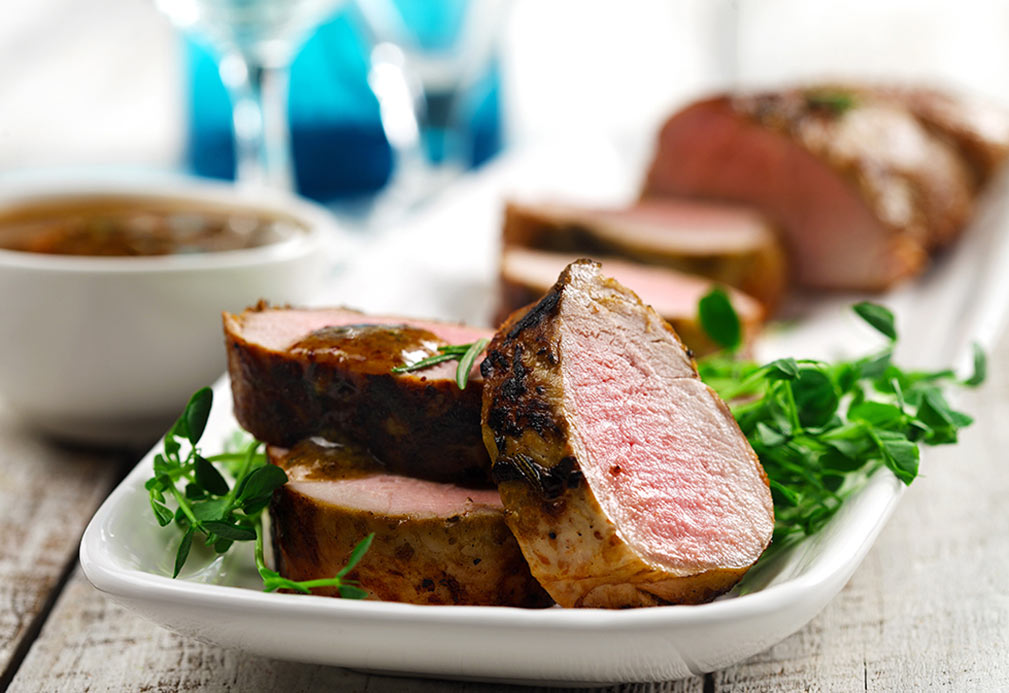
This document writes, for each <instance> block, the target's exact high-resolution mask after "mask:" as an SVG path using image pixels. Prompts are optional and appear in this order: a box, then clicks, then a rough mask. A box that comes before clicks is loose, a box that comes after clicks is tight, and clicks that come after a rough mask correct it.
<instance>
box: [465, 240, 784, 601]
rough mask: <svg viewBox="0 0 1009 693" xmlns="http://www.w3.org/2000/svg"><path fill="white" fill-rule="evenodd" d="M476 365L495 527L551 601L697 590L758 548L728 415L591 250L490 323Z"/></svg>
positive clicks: (740, 566) (732, 575)
mask: <svg viewBox="0 0 1009 693" xmlns="http://www.w3.org/2000/svg"><path fill="white" fill-rule="evenodd" d="M482 369H483V374H484V378H485V384H484V396H483V413H482V420H483V434H484V441H485V443H486V445H487V449H488V451H489V452H490V455H491V459H492V460H493V462H494V467H493V475H494V478H495V480H496V481H497V482H498V490H499V491H500V493H501V498H502V500H503V502H504V505H505V508H507V510H508V515H507V520H508V525H509V527H511V530H512V532H513V533H514V535H515V537H516V539H517V540H518V543H519V545H520V546H521V547H522V551H523V553H524V554H525V557H526V560H527V561H528V562H529V567H530V570H531V571H532V574H533V576H534V577H535V578H536V579H537V580H538V581H539V582H540V584H541V585H543V587H544V588H545V589H546V591H547V592H549V593H550V596H551V597H553V598H554V599H555V600H556V601H557V603H558V604H561V605H562V606H585V607H591V606H594V607H607V608H623V607H633V606H648V605H655V604H667V603H698V602H704V601H707V600H710V599H712V598H714V597H715V596H717V595H718V594H721V593H723V592H725V591H726V590H728V589H729V588H731V586H732V585H733V584H735V583H736V582H737V581H738V580H739V578H740V577H741V576H742V575H743V574H744V573H745V572H746V570H747V569H748V568H749V567H750V566H751V565H752V564H753V563H754V562H755V561H756V560H757V559H758V558H759V557H760V555H761V553H762V552H763V550H764V549H765V548H766V546H767V545H768V543H769V541H770V539H771V531H772V529H773V525H774V513H773V508H772V503H771V494H770V491H769V488H768V483H767V478H766V476H765V475H764V472H763V469H762V467H761V466H760V462H759V461H758V460H757V457H756V455H755V454H754V452H753V450H752V449H751V448H750V446H749V443H748V442H747V440H746V438H745V437H744V436H743V434H742V433H741V432H740V430H739V427H738V426H737V425H736V422H735V420H734V419H733V418H732V414H731V413H730V412H729V410H728V408H727V407H726V406H725V405H724V404H723V403H722V402H721V401H720V400H719V398H718V396H717V395H716V394H715V393H714V392H713V391H712V390H711V389H710V388H708V387H707V386H706V385H704V384H703V383H702V382H701V381H700V379H699V378H698V377H697V373H696V371H695V369H694V365H693V362H692V360H691V359H690V358H689V356H688V354H687V352H686V350H685V349H684V347H683V345H682V344H681V343H680V341H679V339H678V338H677V336H676V333H675V332H674V331H673V330H672V329H671V328H670V327H669V325H668V324H667V323H666V322H665V321H664V320H662V318H661V317H660V316H659V315H658V314H657V313H656V312H655V311H654V310H652V309H651V308H649V307H647V306H645V305H644V304H643V303H641V301H640V300H639V299H638V297H637V296H635V295H634V293H633V292H631V291H630V290H629V289H627V288H625V287H623V286H621V285H620V284H618V283H617V282H615V281H614V280H612V279H608V278H605V277H603V276H602V274H601V273H600V268H599V265H598V264H597V263H594V262H591V261H587V260H582V261H578V262H575V263H573V264H571V265H570V266H569V267H568V268H566V269H565V270H564V272H563V273H562V274H561V276H560V278H559V279H558V281H557V283H556V285H555V286H554V287H553V289H552V290H551V291H550V292H549V293H548V294H547V295H546V296H545V297H544V298H543V299H542V300H541V301H540V302H539V303H538V304H537V305H535V306H534V307H532V308H531V309H530V310H529V311H528V312H526V313H525V314H516V315H515V316H514V317H513V319H511V320H510V321H509V322H508V323H507V324H505V325H503V326H502V327H501V328H500V329H499V331H498V332H497V334H496V335H495V337H494V340H493V342H492V343H491V345H490V348H489V350H488V355H487V358H486V359H485V361H484V363H483V366H482Z"/></svg>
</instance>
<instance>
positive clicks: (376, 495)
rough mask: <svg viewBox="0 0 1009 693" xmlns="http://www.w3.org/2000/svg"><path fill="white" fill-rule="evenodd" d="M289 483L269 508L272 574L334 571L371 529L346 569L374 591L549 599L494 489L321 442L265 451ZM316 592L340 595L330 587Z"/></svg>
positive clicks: (470, 600)
mask: <svg viewBox="0 0 1009 693" xmlns="http://www.w3.org/2000/svg"><path fill="white" fill-rule="evenodd" d="M268 452H269V455H270V459H271V461H272V462H273V463H274V464H276V465H278V466H280V467H282V468H284V469H285V471H286V472H287V474H288V477H289V479H290V481H288V483H287V484H285V485H284V486H282V487H281V488H280V489H278V490H277V491H276V492H275V494H274V497H273V501H272V503H271V505H270V518H271V528H272V529H271V534H272V538H273V546H274V556H275V558H276V562H277V570H278V572H279V573H280V574H281V575H282V576H284V577H287V578H290V579H292V580H311V579H315V578H323V577H331V576H333V575H336V573H337V572H338V571H339V570H340V569H341V568H342V567H343V566H344V565H345V564H346V562H347V558H348V557H349V555H350V552H351V550H352V549H353V548H354V546H355V545H356V544H357V543H358V542H359V541H361V540H362V539H363V538H364V537H366V536H367V535H368V534H369V533H372V532H374V533H375V538H374V539H373V541H372V544H371V548H370V549H369V550H368V552H367V553H366V554H365V556H364V558H363V559H362V560H361V562H360V563H359V564H358V565H357V567H356V568H355V569H354V570H353V571H352V572H351V573H350V574H349V576H348V577H349V578H350V579H352V580H358V581H359V582H360V585H361V587H362V588H364V589H366V590H367V591H368V592H369V593H370V594H371V597H372V598H374V599H380V600H383V601H396V602H409V603H412V604H469V605H481V606H524V607H539V606H547V605H549V604H550V603H551V601H550V598H549V597H548V596H547V595H546V594H545V592H544V591H543V589H542V588H541V587H540V586H539V584H538V583H537V582H536V581H535V580H534V579H533V578H532V576H531V575H530V574H529V568H528V566H527V565H526V562H525V559H524V558H523V557H522V553H521V551H520V550H519V547H518V544H517V543H516V542H515V538H514V537H513V536H512V534H511V532H510V531H509V529H508V527H507V526H506V525H505V521H504V508H503V506H502V505H501V500H500V497H499V496H498V493H497V491H495V490H494V489H472V488H464V487H461V486H456V485H453V484H445V483H439V482H434V481H425V480H421V479H413V478H410V477H405V476H401V475H397V474H391V473H389V472H388V471H387V470H385V469H384V468H383V467H382V465H381V464H380V463H379V462H377V461H376V460H374V458H372V457H371V456H370V455H369V453H368V452H367V451H365V450H364V449H363V448H360V447H358V446H355V445H353V444H349V443H342V444H340V443H333V442H329V441H324V440H321V439H312V440H307V441H302V442H300V443H298V444H297V445H295V447H294V448H292V449H291V450H290V451H288V450H285V449H282V448H275V447H271V448H269V449H268ZM316 592H317V593H319V594H323V595H328V596H336V594H337V591H336V590H335V589H333V588H322V589H319V590H317V591H316Z"/></svg>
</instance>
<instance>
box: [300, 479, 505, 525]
mask: <svg viewBox="0 0 1009 693" xmlns="http://www.w3.org/2000/svg"><path fill="white" fill-rule="evenodd" d="M288 486H289V487H290V488H291V490H292V491H295V492H297V493H300V494H302V495H303V496H306V497H308V498H311V499H313V500H316V501H318V502H320V503H326V504H330V505H334V506H338V507H341V508H347V509H353V510H360V511H364V512H371V513H376V514H379V515H383V516H388V517H403V518H414V519H416V518H433V517H437V518H449V517H452V516H454V515H463V514H465V513H471V512H475V511H479V510H489V511H496V512H504V509H503V506H502V505H501V498H500V497H499V496H498V492H497V490H495V489H468V488H462V487H461V486H454V485H452V484H439V483H437V482H434V481H424V480H422V479H411V478H409V477H405V476H398V475H395V474H374V475H371V476H362V477H355V478H349V479H327V480H324V481H290V482H288Z"/></svg>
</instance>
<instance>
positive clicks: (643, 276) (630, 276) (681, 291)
mask: <svg viewBox="0 0 1009 693" xmlns="http://www.w3.org/2000/svg"><path fill="white" fill-rule="evenodd" d="M576 259H577V256H575V257H572V256H571V255H570V254H565V253H549V252H543V251H537V250H527V249H525V248H517V247H516V248H506V249H505V250H504V252H503V253H502V255H501V296H500V309H499V313H498V316H499V319H498V322H502V321H503V320H504V319H505V318H506V317H507V316H508V315H509V314H511V313H512V312H513V311H515V310H517V309H519V308H522V307H524V306H527V305H529V304H530V303H534V302H536V301H538V300H539V299H540V298H541V297H542V296H543V294H545V293H546V292H547V291H549V290H550V287H551V286H553V284H554V282H556V281H557V275H559V274H560V272H561V270H563V269H564V268H565V267H566V266H567V265H568V264H569V263H571V262H572V261H573V260H576ZM594 259H595V260H598V261H600V262H602V263H603V272H605V273H606V275H607V276H610V277H613V278H614V279H616V280H617V281H619V282H620V283H621V284H623V285H624V286H626V287H628V288H630V289H631V290H633V291H634V292H635V293H637V294H638V295H639V296H640V297H641V299H642V300H643V301H644V302H645V303H648V304H649V305H651V307H652V308H654V309H655V311H656V312H657V313H658V314H659V315H661V316H662V317H663V318H665V319H666V320H668V321H669V323H670V324H671V325H672V326H673V328H674V329H675V330H676V333H677V334H678V335H679V336H680V338H681V339H682V340H683V343H684V344H686V345H687V347H688V348H690V349H691V350H692V351H693V352H694V353H695V354H697V355H704V354H708V353H710V352H712V351H716V350H717V349H718V345H717V344H715V343H714V342H712V341H711V338H710V337H708V335H707V334H706V333H705V332H704V330H703V329H702V328H701V326H700V323H699V322H698V317H697V304H698V301H700V300H701V298H702V297H703V296H704V295H705V294H706V293H707V292H708V291H710V290H711V289H712V287H713V286H714V282H712V281H711V280H710V279H705V278H703V277H697V276H693V275H689V274H683V273H682V272H677V271H675V270H671V269H666V268H662V267H654V266H647V265H639V264H637V263H634V262H626V261H623V260H613V259H607V258H603V257H596V258H594ZM728 292H729V296H730V299H731V301H732V305H733V307H734V308H735V309H736V313H737V314H738V315H739V318H740V320H741V322H742V323H743V334H744V338H745V340H746V341H749V340H750V339H752V338H753V337H754V336H755V335H756V334H757V333H758V332H759V331H760V326H761V324H762V322H763V319H764V309H763V307H762V306H761V305H760V304H759V303H758V302H757V301H755V300H754V299H752V298H750V297H749V296H747V295H746V294H744V293H742V292H740V291H735V290H732V289H728Z"/></svg>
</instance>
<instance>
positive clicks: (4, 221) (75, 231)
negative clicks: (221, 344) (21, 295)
mask: <svg viewBox="0 0 1009 693" xmlns="http://www.w3.org/2000/svg"><path fill="white" fill-rule="evenodd" d="M304 231H305V228H304V227H303V226H302V225H301V224H299V223H297V222H296V221H294V220H293V219H286V218H282V217H279V216H268V215H267V214H257V213H255V212H251V211H246V210H235V209H229V208H227V207H225V206H223V205H214V204H213V203H209V202H208V203H201V202H198V201H190V202H187V201H185V200H179V201H171V200H162V199H142V198H129V197H101V198H80V199H68V200H58V201H47V202H41V201H40V202H32V203H25V204H23V205H20V206H17V207H11V208H8V209H5V210H3V211H0V248H2V249H5V250H15V251H21V252H28V253H43V254H47V255H77V256H91V257H146V256H156V255H185V254H193V253H216V252H221V251H228V250H242V249H246V248H257V247H260V246H264V245H270V244H273V243H278V242H281V241H285V240H288V239H290V238H292V237H294V236H295V235H297V234H299V233H302V232H304Z"/></svg>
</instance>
